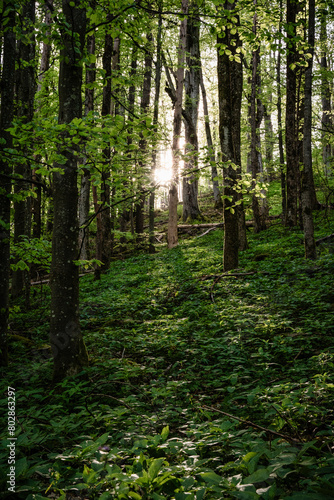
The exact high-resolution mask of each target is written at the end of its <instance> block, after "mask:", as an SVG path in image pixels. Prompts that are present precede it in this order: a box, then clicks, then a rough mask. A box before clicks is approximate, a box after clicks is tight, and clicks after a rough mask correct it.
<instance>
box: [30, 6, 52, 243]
mask: <svg viewBox="0 0 334 500" xmlns="http://www.w3.org/2000/svg"><path fill="white" fill-rule="evenodd" d="M49 5H50V6H51V7H52V6H53V0H50V1H49ZM44 23H45V25H46V26H48V28H47V30H46V32H45V36H46V37H47V38H50V36H51V29H50V26H51V23H52V16H51V12H50V10H49V9H48V8H46V7H45V18H44ZM50 56H51V41H47V42H45V41H43V48H42V56H41V63H40V68H39V75H38V84H37V92H40V91H41V90H42V83H43V80H44V78H45V73H46V72H47V71H48V69H49V68H50ZM46 90H47V89H46ZM38 109H40V103H39V102H38V101H37V110H38ZM37 112H38V111H37ZM40 160H41V157H40V156H37V155H36V162H37V163H38V162H39V161H40ZM32 178H33V181H37V182H40V181H41V177H40V175H38V174H36V169H33V172H32ZM33 189H34V191H35V194H36V198H32V200H31V212H32V236H33V238H40V237H41V235H42V189H41V186H38V185H33Z"/></svg>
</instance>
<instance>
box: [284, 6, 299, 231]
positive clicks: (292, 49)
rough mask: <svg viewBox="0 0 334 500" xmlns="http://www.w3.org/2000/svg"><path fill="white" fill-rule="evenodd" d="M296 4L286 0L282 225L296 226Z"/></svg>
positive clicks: (297, 170) (297, 180)
mask: <svg viewBox="0 0 334 500" xmlns="http://www.w3.org/2000/svg"><path fill="white" fill-rule="evenodd" d="M297 12H298V5H297V1H296V0H287V14H286V21H287V48H286V50H287V56H286V115H285V116H286V118H285V144H286V211H285V225H286V226H296V225H297V218H298V212H297V199H298V183H299V179H298V175H299V157H298V147H297V141H298V127H297V65H296V63H297V45H296V39H297V29H296V17H297Z"/></svg>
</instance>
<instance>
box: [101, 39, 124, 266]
mask: <svg viewBox="0 0 334 500" xmlns="http://www.w3.org/2000/svg"><path fill="white" fill-rule="evenodd" d="M119 48H120V39H119V38H117V39H115V40H113V39H112V37H111V35H110V34H109V33H106V35H105V39H104V52H103V58H102V64H103V69H104V71H105V84H104V87H103V97H102V109H101V114H102V116H103V117H107V116H110V115H111V114H112V96H111V78H112V70H115V71H118V67H119V58H120V51H119ZM110 158H111V149H110V144H108V143H107V144H106V146H105V148H104V150H103V161H104V165H103V168H102V176H101V181H102V186H101V189H102V191H101V204H102V206H103V208H104V210H103V211H102V212H101V231H102V262H103V268H102V269H103V271H105V270H107V269H108V268H109V265H110V259H111V228H112V221H111V210H110V203H111V175H110V168H111V166H110Z"/></svg>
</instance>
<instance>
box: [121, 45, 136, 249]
mask: <svg viewBox="0 0 334 500" xmlns="http://www.w3.org/2000/svg"><path fill="white" fill-rule="evenodd" d="M137 52H138V50H137V47H136V46H134V47H133V49H132V53H131V70H130V80H131V83H130V87H129V96H128V109H129V114H128V122H129V123H130V124H131V123H132V121H133V113H134V109H135V100H136V85H135V79H136V74H137V65H138V61H137ZM132 130H133V129H132V127H131V126H129V128H128V137H127V144H128V147H129V152H128V153H127V158H128V161H129V166H130V174H129V177H132V175H133V171H132V163H133V154H132V151H131V148H130V146H131V144H132V142H133V141H132ZM124 175H126V171H124ZM128 186H129V187H130V186H131V187H132V182H131V180H129V181H126V182H125V186H124V187H125V188H126V187H128ZM131 220H133V205H132V203H131V205H130V206H129V205H128V204H127V203H126V204H125V205H124V206H123V207H122V209H121V215H120V220H119V225H120V230H121V231H122V232H123V233H125V232H126V230H127V224H128V222H131ZM120 242H121V243H122V244H123V243H126V237H125V236H121V237H120Z"/></svg>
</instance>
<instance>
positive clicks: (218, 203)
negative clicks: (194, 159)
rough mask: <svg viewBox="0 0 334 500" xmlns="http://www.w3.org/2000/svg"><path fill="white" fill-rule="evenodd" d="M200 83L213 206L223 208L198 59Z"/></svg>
mask: <svg viewBox="0 0 334 500" xmlns="http://www.w3.org/2000/svg"><path fill="white" fill-rule="evenodd" d="M200 85H201V91H202V99H203V112H204V121H205V134H206V143H207V146H208V153H209V159H210V163H211V180H212V188H213V199H214V202H215V205H214V206H215V208H216V209H220V208H223V202H222V198H221V195H220V189H219V183H218V171H217V164H216V155H215V150H214V146H213V140H212V134H211V127H210V118H209V109H208V101H207V97H206V90H205V86H204V80H203V71H202V67H201V60H200Z"/></svg>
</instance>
